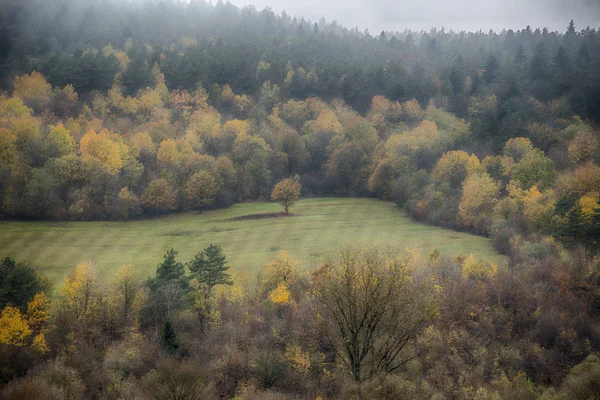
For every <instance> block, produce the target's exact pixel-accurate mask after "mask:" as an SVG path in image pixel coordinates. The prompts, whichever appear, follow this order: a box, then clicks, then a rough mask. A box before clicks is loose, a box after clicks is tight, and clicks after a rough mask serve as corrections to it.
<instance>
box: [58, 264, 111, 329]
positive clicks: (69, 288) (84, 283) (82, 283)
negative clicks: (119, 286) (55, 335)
mask: <svg viewBox="0 0 600 400" xmlns="http://www.w3.org/2000/svg"><path fill="white" fill-rule="evenodd" d="M57 302H58V310H59V318H60V319H61V320H63V321H65V323H66V324H67V326H68V327H69V328H72V327H73V326H74V325H76V324H78V323H79V322H84V323H87V322H91V321H94V320H96V319H98V318H99V317H100V316H101V314H102V313H101V306H102V292H101V288H100V285H99V283H98V275H97V273H96V271H95V269H94V268H93V267H92V266H91V265H90V264H88V263H82V264H78V265H77V266H76V267H75V269H74V270H73V271H72V272H71V273H70V274H69V276H68V278H66V279H65V283H64V285H63V287H62V288H61V289H60V292H59V296H58V301H57Z"/></svg>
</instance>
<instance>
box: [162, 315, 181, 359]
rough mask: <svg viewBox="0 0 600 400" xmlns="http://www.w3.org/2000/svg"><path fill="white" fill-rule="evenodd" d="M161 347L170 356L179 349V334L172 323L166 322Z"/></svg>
mask: <svg viewBox="0 0 600 400" xmlns="http://www.w3.org/2000/svg"><path fill="white" fill-rule="evenodd" d="M160 345H161V347H162V348H163V349H164V350H166V351H167V352H168V353H169V354H171V355H174V354H175V353H177V350H178V349H179V341H178V340H177V332H175V328H174V327H173V324H171V321H166V322H165V325H164V328H163V334H162V337H161V341H160Z"/></svg>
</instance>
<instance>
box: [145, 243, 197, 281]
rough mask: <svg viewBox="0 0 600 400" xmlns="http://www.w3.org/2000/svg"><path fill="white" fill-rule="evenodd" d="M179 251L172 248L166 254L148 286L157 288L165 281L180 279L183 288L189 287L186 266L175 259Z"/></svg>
mask: <svg viewBox="0 0 600 400" xmlns="http://www.w3.org/2000/svg"><path fill="white" fill-rule="evenodd" d="M177 253H178V252H177V251H175V250H173V249H170V250H169V251H167V252H166V254H165V255H164V260H163V262H162V263H160V264H158V266H157V267H156V276H155V277H154V278H151V279H149V280H148V287H149V288H150V289H151V290H156V289H158V288H159V287H160V286H162V285H164V284H165V283H168V282H172V281H178V282H179V283H180V285H181V287H182V288H187V285H188V280H187V277H186V276H185V266H184V265H183V263H182V262H179V261H177V260H175V257H176V256H177Z"/></svg>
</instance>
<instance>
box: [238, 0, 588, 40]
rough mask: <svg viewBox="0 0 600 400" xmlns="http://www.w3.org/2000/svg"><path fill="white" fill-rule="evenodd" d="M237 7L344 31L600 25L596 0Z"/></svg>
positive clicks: (242, 2) (342, 1) (247, 1)
mask: <svg viewBox="0 0 600 400" xmlns="http://www.w3.org/2000/svg"><path fill="white" fill-rule="evenodd" d="M230 2H231V3H233V4H235V5H238V6H246V5H254V6H255V7H256V8H257V9H259V10H262V9H263V8H266V7H270V8H271V9H273V11H275V12H277V13H280V12H281V11H286V13H288V14H290V15H294V16H298V17H305V18H308V19H310V20H311V21H313V22H316V21H319V19H320V18H321V17H324V18H325V19H326V20H327V21H328V22H331V21H334V20H335V21H337V22H338V23H339V24H341V25H344V26H346V27H348V28H354V27H356V26H357V27H358V28H359V29H360V30H361V31H362V30H364V29H369V31H370V32H371V33H372V34H377V33H379V32H381V31H382V30H386V31H403V30H404V29H412V30H421V29H424V30H426V31H429V29H431V28H432V27H436V28H438V29H440V28H442V27H444V28H446V30H450V29H453V30H455V31H460V30H465V31H477V30H479V29H481V30H483V31H486V32H487V31H488V30H489V29H494V30H495V31H501V30H502V29H514V30H517V29H522V28H525V27H526V26H527V25H530V26H531V27H532V28H533V29H535V28H538V27H539V28H544V27H547V28H548V29H549V30H551V31H560V32H564V31H565V30H566V28H567V25H568V23H569V21H570V20H571V19H573V20H575V26H576V28H577V30H580V29H584V28H585V27H586V26H588V25H589V26H591V27H592V28H599V27H600V0H230Z"/></svg>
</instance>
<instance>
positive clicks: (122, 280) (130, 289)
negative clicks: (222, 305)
mask: <svg viewBox="0 0 600 400" xmlns="http://www.w3.org/2000/svg"><path fill="white" fill-rule="evenodd" d="M134 274H135V270H134V267H133V265H131V264H127V265H123V266H122V267H121V268H119V269H118V271H117V273H116V274H115V276H114V277H113V281H112V285H111V292H112V298H111V299H112V300H113V301H115V302H116V307H117V310H118V315H119V316H121V317H122V319H123V321H125V322H126V323H127V322H129V316H130V314H131V312H132V309H133V307H134V304H135V302H136V300H137V297H138V295H139V293H140V285H139V283H138V281H137V280H136V279H135V276H134Z"/></svg>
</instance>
